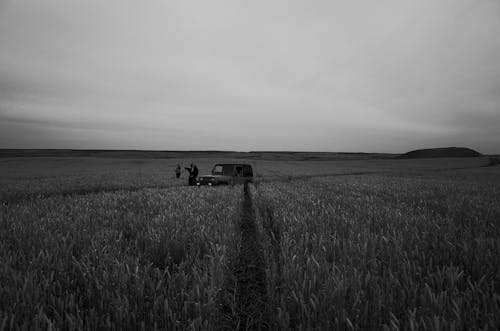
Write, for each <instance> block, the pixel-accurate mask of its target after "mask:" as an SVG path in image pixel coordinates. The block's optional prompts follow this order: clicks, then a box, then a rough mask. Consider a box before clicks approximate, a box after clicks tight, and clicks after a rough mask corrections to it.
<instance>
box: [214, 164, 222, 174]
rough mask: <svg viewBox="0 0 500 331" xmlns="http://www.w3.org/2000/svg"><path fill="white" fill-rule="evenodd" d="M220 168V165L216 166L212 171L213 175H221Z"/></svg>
mask: <svg viewBox="0 0 500 331" xmlns="http://www.w3.org/2000/svg"><path fill="white" fill-rule="evenodd" d="M222 170H223V169H222V166H221V165H216V166H215V167H214V169H213V170H212V174H213V175H220V174H222Z"/></svg>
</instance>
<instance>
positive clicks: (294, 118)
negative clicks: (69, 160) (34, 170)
mask: <svg viewBox="0 0 500 331" xmlns="http://www.w3.org/2000/svg"><path fill="white" fill-rule="evenodd" d="M0 11H2V14H0V44H1V45H2V47H1V48H0V115H2V116H1V119H2V122H5V123H7V122H8V123H14V122H15V123H17V124H16V125H23V127H27V126H29V127H38V128H43V130H42V131H43V132H45V133H46V134H47V135H48V136H50V133H51V130H53V131H52V132H57V136H58V137H62V136H64V137H63V138H61V139H60V141H59V142H58V143H57V144H59V145H60V146H63V145H64V141H65V140H64V139H67V140H66V141H67V142H68V146H66V147H73V146H74V145H78V146H84V147H85V148H111V147H113V148H118V147H120V148H129V146H130V145H134V146H144V147H143V148H149V149H150V148H160V149H180V148H181V147H182V148H186V149H202V148H207V149H224V148H229V149H237V150H250V149H274V150H276V149H281V148H283V149H288V150H294V149H297V150H298V149H300V150H344V151H348V150H357V151H363V150H370V151H395V152H400V151H405V150H406V149H411V147H412V146H413V145H417V144H419V143H420V142H421V141H425V142H426V143H427V142H428V143H429V144H431V145H439V144H441V143H450V144H452V145H455V144H454V143H453V142H454V141H456V142H464V143H466V142H468V141H470V142H472V143H474V144H477V146H472V147H475V148H478V149H480V150H482V149H483V148H484V149H487V150H490V149H494V148H495V147H492V146H493V143H491V142H492V141H498V136H497V135H496V134H495V133H494V132H493V130H492V129H490V127H491V128H492V127H494V126H497V127H498V125H499V124H500V119H499V118H498V116H496V115H495V114H498V113H499V109H498V107H499V105H500V93H499V92H500V91H499V90H500V65H499V64H500V63H499V60H498V59H499V58H500V40H499V39H498V37H497V36H498V35H499V34H500V4H499V3H498V2H497V1H487V0H484V1H471V0H443V1H439V2H436V1H431V0H426V1H418V2H415V1H410V0H404V1H401V0H397V1H396V0H382V1H377V2H368V3H367V2H365V3H358V2H349V1H315V2H313V3H311V2H305V1H271V2H269V1H266V2H264V1H253V2H251V3H248V2H244V1H228V0H226V1H222V0H219V1H215V2H210V3H208V2H200V1H190V0H184V1H169V2H147V3H141V4H139V3H137V2H133V1H106V2H102V1H97V0H89V1H85V2H71V3H68V2H67V1H63V0H46V1H43V2H40V1H34V0H25V1H18V2H13V1H8V2H5V3H4V4H3V5H1V4H0ZM21 122H22V123H21ZM485 128H486V129H485ZM28 131H29V130H28ZM83 131H85V132H87V133H85V134H83V133H82V132H83ZM108 131H109V132H108ZM9 132H11V133H10V134H13V135H16V131H9ZM19 132H20V131H19ZM32 132H33V133H31V135H32V139H31V140H32V141H34V142H37V144H42V143H41V141H45V140H43V139H37V137H38V135H40V132H39V130H32ZM166 132H168V134H167V133H166ZM23 134H24V133H23ZM4 136H5V134H4ZM132 136H133V137H132ZM8 141H17V140H16V137H10V138H9V139H5V140H3V144H4V146H1V147H9V144H8V143H7V142H8ZM18 141H21V140H19V139H18ZM23 141H24V142H25V143H26V144H27V141H28V140H23ZM51 141H52V140H47V142H46V143H47V146H46V147H47V148H50V147H52V145H50V144H52V142H51ZM70 141H72V144H73V145H71V146H69V144H70V143H69V142H70ZM375 141H376V145H375V143H374V142H375ZM39 142H40V143H39ZM19 143H20V142H19ZM59 145H58V146H59ZM26 147H27V148H29V147H32V146H31V145H29V144H27V145H26ZM424 147H425V146H424Z"/></svg>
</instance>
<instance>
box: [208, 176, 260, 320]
mask: <svg viewBox="0 0 500 331" xmlns="http://www.w3.org/2000/svg"><path fill="white" fill-rule="evenodd" d="M243 194H244V197H243V204H242V209H241V217H240V220H239V230H240V243H239V247H238V248H239V249H238V253H237V254H236V255H235V258H234V260H233V261H231V267H230V274H229V275H227V279H226V286H225V289H224V290H223V292H224V293H223V295H222V296H221V297H220V306H219V307H220V312H219V315H220V316H219V317H218V323H217V324H218V327H219V328H220V329H228V330H235V329H239V330H269V329H270V309H269V298H268V293H267V281H266V261H265V258H264V254H263V251H262V245H261V243H260V239H259V233H258V230H257V225H256V219H255V211H254V208H253V202H252V197H251V195H250V193H249V188H248V185H245V187H244V193H243Z"/></svg>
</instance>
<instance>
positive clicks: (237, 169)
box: [235, 166, 243, 177]
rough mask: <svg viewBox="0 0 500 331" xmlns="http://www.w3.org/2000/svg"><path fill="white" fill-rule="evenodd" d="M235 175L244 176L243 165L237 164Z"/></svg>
mask: <svg viewBox="0 0 500 331" xmlns="http://www.w3.org/2000/svg"><path fill="white" fill-rule="evenodd" d="M235 176H238V177H241V176H243V167H241V166H236V171H235Z"/></svg>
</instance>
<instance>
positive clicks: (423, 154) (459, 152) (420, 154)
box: [399, 147, 482, 159]
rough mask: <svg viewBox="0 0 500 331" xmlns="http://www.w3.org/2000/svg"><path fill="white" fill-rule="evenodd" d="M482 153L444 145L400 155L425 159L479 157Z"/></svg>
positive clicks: (405, 157) (406, 157)
mask: <svg viewBox="0 0 500 331" xmlns="http://www.w3.org/2000/svg"><path fill="white" fill-rule="evenodd" d="M478 156H482V154H481V153H479V152H477V151H475V150H473V149H470V148H466V147H443V148H429V149H417V150H415V151H411V152H408V153H405V154H402V155H400V156H399V158H401V159H424V158H434V157H478Z"/></svg>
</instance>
